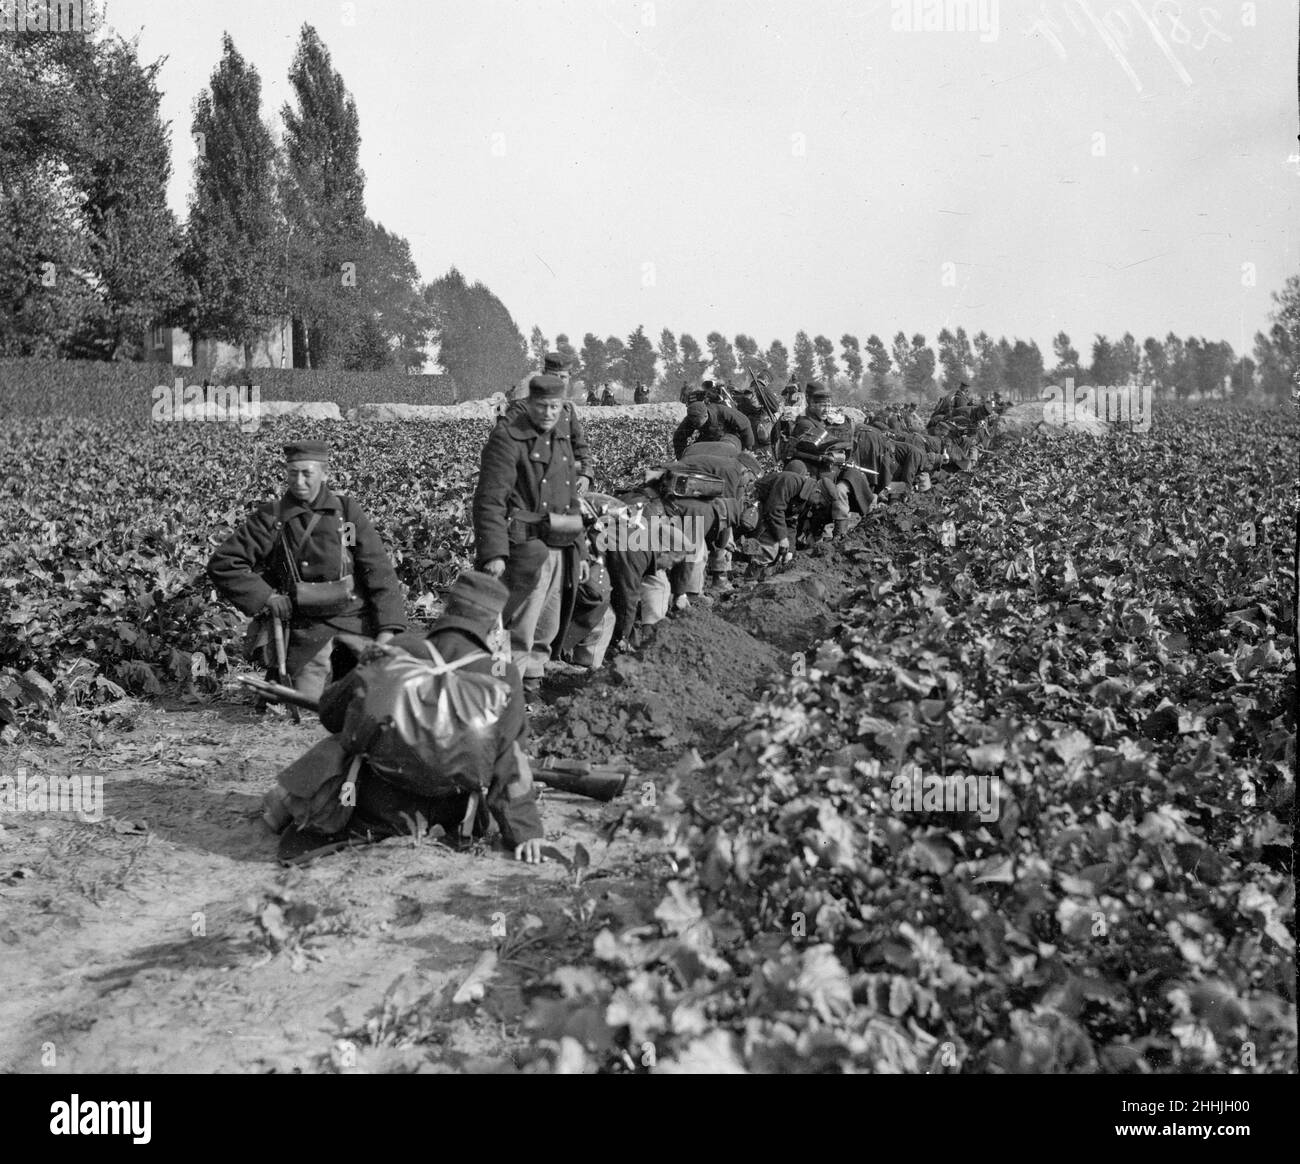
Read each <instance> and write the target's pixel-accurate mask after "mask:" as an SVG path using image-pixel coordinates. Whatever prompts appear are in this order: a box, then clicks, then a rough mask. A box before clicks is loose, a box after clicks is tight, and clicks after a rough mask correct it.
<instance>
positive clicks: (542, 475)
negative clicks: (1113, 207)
mask: <svg viewBox="0 0 1300 1164" xmlns="http://www.w3.org/2000/svg"><path fill="white" fill-rule="evenodd" d="M570 362H571V361H570V359H569V358H567V357H566V356H564V355H562V354H559V353H551V354H549V355H547V357H546V359H545V363H544V366H543V368H542V370H541V371H540V372H539V373H538V374H537V375H535V376H533V377H531V379H530V380H529V382H528V391H527V395H526V396H524V397H522V398H520V399H517V400H513V401H510V402H509V403H508V404H507V405H506V406H505V407H504V409H503V411H502V412H501V414H500V415H499V416H498V418H497V420H496V422H495V424H494V426H493V428H492V430H491V432H490V433H489V434H488V437H487V440H486V442H485V444H484V447H483V451H482V457H481V464H480V470H479V474H478V480H477V485H476V488H475V491H474V496H473V502H472V514H473V525H474V535H475V561H474V570H473V571H466V572H465V573H464V574H463V575H462V577H461V579H460V580H459V581H458V583H457V585H456V587H455V588H453V591H452V593H451V595H450V597H449V599H448V607H447V611H446V612H445V613H444V615H443V617H442V618H441V619H440V620H439V621H438V622H436V623H435V624H434V626H433V627H432V628H431V629H430V630H429V632H428V638H429V639H430V640H437V641H439V642H441V643H442V644H443V646H444V647H450V649H451V653H452V655H453V657H454V656H456V655H457V654H460V655H466V656H468V655H471V654H475V653H476V652H481V654H482V655H483V656H485V657H487V658H491V659H500V658H503V657H504V658H508V659H509V661H510V663H511V667H510V672H511V682H512V696H511V697H512V699H513V700H515V701H517V702H520V703H522V704H527V703H531V702H533V701H535V700H536V699H537V697H538V695H539V694H540V691H541V688H542V685H543V683H544V682H545V681H547V680H548V678H552V677H554V676H555V675H556V674H557V673H559V674H572V673H575V672H576V671H579V670H585V671H594V670H596V669H598V668H600V667H601V666H602V665H603V663H604V661H605V659H606V657H607V656H608V655H609V654H610V653H611V652H621V651H628V650H634V649H638V648H639V647H641V646H642V645H644V644H645V643H646V642H648V641H649V640H650V639H652V638H653V636H654V634H655V628H656V626H657V625H658V624H660V623H661V622H663V620H664V619H666V618H668V617H669V615H670V614H671V613H672V612H673V611H675V610H682V609H685V608H687V607H689V606H691V605H692V603H701V604H705V605H708V604H710V603H711V602H712V601H714V599H715V596H716V595H719V594H722V593H726V592H728V591H731V590H733V589H734V583H733V581H732V570H733V564H734V563H735V561H736V559H737V558H740V559H745V560H747V561H748V569H747V577H751V578H752V577H756V576H761V575H762V574H763V573H764V572H766V571H767V570H769V569H771V568H773V567H774V566H777V567H779V566H781V565H783V564H784V563H786V562H788V561H789V560H790V559H791V558H792V557H793V555H794V553H795V552H796V550H798V549H801V548H806V547H809V546H811V545H812V544H813V543H815V542H818V541H821V540H823V539H835V538H839V537H842V536H843V535H844V534H845V533H846V532H847V530H848V529H849V526H850V523H851V521H852V518H853V515H854V514H856V515H858V516H859V518H864V517H866V516H867V515H868V514H869V513H871V511H872V510H873V509H875V507H876V506H878V505H879V504H881V502H882V500H883V501H888V500H890V499H891V498H893V497H897V496H899V495H902V494H906V493H908V492H911V491H912V490H918V491H924V490H927V489H929V488H930V487H931V476H932V474H934V473H936V472H937V471H939V470H941V469H944V468H945V467H946V468H950V469H951V468H964V467H967V466H968V465H969V464H970V463H971V462H972V461H973V458H974V456H975V455H976V453H975V451H974V450H975V446H976V443H977V441H978V440H979V438H980V434H981V432H982V430H981V427H980V426H981V423H982V422H984V421H986V420H987V419H988V418H989V417H990V416H992V415H994V414H995V412H996V407H990V406H989V405H987V404H984V403H979V402H975V401H973V400H972V399H971V397H970V395H969V392H968V390H967V387H966V385H964V384H963V385H962V386H961V387H960V388H958V389H957V390H956V391H954V392H952V393H950V394H949V395H948V396H946V397H944V398H943V399H942V400H941V401H940V402H939V405H938V407H937V408H936V409H935V410H934V413H933V415H932V416H931V418H930V420H929V422H928V423H922V421H921V419H920V417H919V415H918V412H917V409H916V406H915V405H912V404H908V405H889V406H886V407H883V408H881V409H880V410H878V411H876V412H873V413H871V414H870V415H869V416H867V417H866V419H865V422H864V423H861V424H855V423H854V422H853V420H852V419H850V418H849V417H848V416H846V414H845V413H844V412H843V411H841V410H839V409H837V408H835V407H834V405H833V404H832V399H831V392H830V391H829V389H828V388H827V386H826V385H825V384H823V383H821V382H820V381H818V380H813V381H811V382H809V383H808V384H807V385H806V386H804V387H802V388H800V387H799V386H798V385H793V384H792V385H790V386H788V387H787V389H786V390H785V391H784V392H783V393H782V398H783V402H782V404H781V407H780V408H779V410H778V409H777V408H775V407H773V406H772V398H771V396H770V394H767V393H766V392H765V386H764V385H762V384H761V383H758V384H756V385H755V386H754V389H751V390H750V391H748V392H746V391H739V392H735V393H734V394H733V395H732V400H733V401H734V404H729V403H727V402H726V400H725V399H724V397H723V393H722V392H721V391H720V390H719V388H718V387H717V386H716V385H715V384H714V383H712V382H711V381H705V382H704V383H703V384H702V385H700V386H699V387H698V388H696V389H693V390H690V391H688V392H687V393H686V396H687V408H686V416H685V418H684V419H683V420H682V421H681V423H680V424H679V425H678V427H677V429H676V431H675V432H674V433H673V437H672V455H671V459H669V458H668V457H667V456H665V459H664V461H663V462H662V463H660V464H658V465H654V466H650V467H649V468H648V469H647V470H646V472H645V473H644V474H643V479H642V480H641V481H639V482H636V483H634V484H632V485H631V486H628V487H625V488H623V489H621V490H619V491H618V492H616V493H605V492H599V491H597V489H596V487H595V484H596V482H595V470H596V467H595V465H594V464H593V461H592V456H591V450H590V447H589V445H588V443H587V439H586V436H585V433H584V431H583V426H582V423H581V419H580V417H579V415H578V412H577V410H576V409H575V407H574V406H573V404H572V403H571V402H570V400H569V376H568V368H569V364H570ZM995 405H996V402H995ZM284 456H285V474H286V476H285V483H286V488H285V492H284V494H283V495H282V496H281V497H279V498H278V499H276V500H274V501H270V502H267V503H265V504H263V505H262V506H260V507H259V508H258V509H257V511H256V512H255V513H254V514H253V515H252V517H251V518H250V519H249V520H248V521H247V522H246V523H245V524H244V525H243V526H242V527H241V528H240V529H238V530H237V531H236V532H235V533H234V534H233V535H231V536H230V537H229V538H228V539H227V540H226V541H225V542H224V543H223V544H222V545H221V546H220V547H219V548H218V549H217V551H216V552H215V553H214V555H213V556H212V559H211V561H210V563H209V567H208V575H209V577H210V579H211V581H212V582H213V584H214V585H215V586H216V588H217V589H218V590H219V591H220V593H221V594H222V595H223V596H224V597H225V598H227V599H228V600H229V601H231V602H232V603H233V604H234V605H235V606H237V607H238V608H239V609H240V610H241V611H243V612H244V613H246V614H248V615H250V616H252V618H253V622H252V624H251V628H250V636H249V643H250V646H252V647H253V648H254V649H255V650H256V649H260V650H261V651H262V652H263V653H264V654H263V657H264V658H265V659H266V660H267V661H268V664H269V663H270V661H271V659H272V658H273V655H272V648H273V647H277V648H278V649H279V651H280V652H281V654H282V658H283V670H284V673H285V674H286V675H287V677H288V679H289V680H290V681H291V682H292V684H293V686H294V687H295V688H296V689H297V690H298V691H299V692H301V693H303V694H304V695H307V696H310V697H312V698H317V699H320V700H321V706H322V719H324V718H325V714H326V710H327V709H328V708H330V707H331V706H333V707H337V706H338V705H339V702H340V699H341V698H343V695H342V694H341V693H346V691H347V684H348V682H349V679H348V676H347V674H346V673H344V672H343V670H342V668H341V666H340V664H339V655H338V653H337V652H336V651H334V649H333V644H334V638H335V636H336V635H339V634H348V633H351V634H363V635H368V636H372V637H374V638H375V639H376V640H377V641H378V642H379V643H386V642H390V641H392V642H394V643H395V645H396V646H400V647H403V648H404V649H406V650H410V651H412V652H414V651H415V650H416V646H414V645H412V644H413V643H418V641H419V640H420V636H419V635H414V636H413V635H411V634H410V633H406V629H407V623H406V614H405V609H404V602H403V598H402V589H401V585H400V583H399V582H398V580H397V577H396V574H395V572H394V569H393V565H392V562H391V559H390V557H389V554H388V552H387V549H386V548H385V546H384V545H383V544H382V542H381V540H380V538H379V535H378V533H377V532H376V530H375V528H374V526H373V524H372V523H371V521H370V519H369V518H368V516H367V515H366V513H365V512H364V510H363V509H362V508H361V506H360V505H359V504H358V503H357V502H356V501H355V500H354V499H352V498H350V497H341V496H338V495H336V494H334V493H333V492H332V491H331V490H330V488H329V463H330V450H329V449H328V447H327V446H326V445H324V444H323V443H321V442H316V441H300V442H296V443H293V444H290V445H287V446H286V447H285V449H284ZM760 458H762V460H760ZM764 461H767V464H766V465H765V464H764ZM445 653H446V651H444V654H445ZM474 662H475V664H476V665H478V666H482V665H484V664H483V662H482V659H481V658H480V657H478V655H477V654H475V659H474ZM518 710H519V715H517V716H516V717H515V721H512V722H514V727H513V728H512V731H511V739H510V740H509V745H510V746H509V747H505V746H503V747H502V748H501V750H500V753H499V763H498V765H497V768H498V771H497V774H496V778H495V781H494V785H493V788H492V789H489V790H488V792H487V796H486V798H485V800H484V801H483V803H484V804H485V805H487V806H488V807H489V808H490V809H491V810H492V815H493V816H495V817H496V818H497V823H498V825H499V826H500V828H501V832H502V834H503V835H504V836H505V838H506V840H507V842H508V843H509V844H511V845H513V846H514V847H515V850H516V855H517V856H519V857H520V858H521V859H525V860H537V859H539V857H538V852H539V851H538V848H537V845H538V843H539V838H540V836H541V826H540V822H539V818H538V817H537V814H536V812H535V811H534V810H532V809H531V808H530V807H529V806H530V805H531V804H532V799H533V794H532V789H531V782H530V781H529V780H528V779H527V762H526V760H525V759H524V758H523V751H524V748H525V746H526V733H527V717H526V714H525V712H526V710H527V709H526V708H525V707H521V708H519V709H518ZM327 726H328V724H327ZM369 783H371V784H374V785H375V787H376V789H377V790H378V791H377V792H375V793H373V794H372V797H371V800H372V804H371V817H370V819H371V821H372V823H374V822H379V823H381V824H382V823H386V824H388V825H390V826H391V827H392V828H395V829H396V828H398V827H399V826H398V825H397V823H396V822H397V818H398V817H399V816H401V815H402V813H404V812H407V810H410V809H411V808H412V807H413V806H412V805H411V804H409V803H405V802H403V800H402V797H401V795H400V794H399V793H397V792H395V791H394V790H393V789H391V788H389V789H387V790H384V789H383V787H382V786H383V781H382V780H379V781H370V782H369ZM376 797H377V799H376ZM463 807H464V806H452V808H453V810H454V811H453V813H452V815H454V812H455V811H459V810H460V809H461V808H463ZM423 808H424V809H426V810H427V811H425V816H426V818H427V819H433V818H432V817H430V815H429V812H430V811H434V810H436V809H437V808H438V806H423ZM443 808H444V809H445V808H446V806H443ZM269 819H270V818H268V820H269ZM483 823H484V825H485V824H486V820H484V822H483Z"/></svg>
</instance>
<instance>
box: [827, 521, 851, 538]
mask: <svg viewBox="0 0 1300 1164" xmlns="http://www.w3.org/2000/svg"><path fill="white" fill-rule="evenodd" d="M848 532H849V519H848V518H847V517H837V518H836V519H835V525H834V527H833V528H832V530H831V537H833V538H842V537H843V536H844V535H845V534H846V533H848Z"/></svg>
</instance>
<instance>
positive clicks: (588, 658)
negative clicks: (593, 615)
mask: <svg viewBox="0 0 1300 1164" xmlns="http://www.w3.org/2000/svg"><path fill="white" fill-rule="evenodd" d="M614 621H615V620H614V612H613V610H612V609H610V607H609V605H608V604H606V606H605V610H604V613H603V614H602V615H601V616H600V619H599V620H598V621H597V623H596V625H595V626H594V627H592V628H591V630H589V631H588V632H587V633H586V634H585V635H584V636H583V637H582V638H581V639H579V640H578V645H577V646H575V647H574V648H573V661H574V663H576V664H577V665H578V666H579V667H590V668H591V669H592V670H593V671H595V670H596V669H597V668H598V667H600V666H601V665H602V664H603V663H604V662H605V652H606V651H608V650H609V644H610V642H611V640H612V639H613V638H614Z"/></svg>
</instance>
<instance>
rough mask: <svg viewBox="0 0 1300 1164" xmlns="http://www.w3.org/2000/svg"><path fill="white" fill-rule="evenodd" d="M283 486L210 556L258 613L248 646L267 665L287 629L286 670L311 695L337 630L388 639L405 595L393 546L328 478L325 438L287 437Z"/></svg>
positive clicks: (401, 622) (400, 624) (225, 591)
mask: <svg viewBox="0 0 1300 1164" xmlns="http://www.w3.org/2000/svg"><path fill="white" fill-rule="evenodd" d="M284 459H285V478H286V490H285V493H284V495H283V496H282V497H281V498H279V500H277V501H268V502H266V503H265V504H263V505H261V506H260V507H259V508H258V509H257V511H256V512H255V513H254V514H253V516H252V517H250V518H249V519H248V521H246V522H245V523H244V524H243V525H242V526H240V528H239V529H238V530H236V531H235V532H234V533H233V534H232V535H231V536H230V537H229V538H227V539H226V541H224V542H223V543H222V544H221V545H220V546H219V547H218V548H217V551H216V553H214V554H213V555H212V558H211V560H210V561H209V562H208V577H209V578H210V579H211V580H212V584H213V585H214V586H215V587H216V588H217V590H218V592H219V593H220V594H221V596H222V597H223V598H226V599H227V600H229V601H230V602H232V603H234V605H235V606H237V607H238V608H239V609H240V610H242V611H243V612H244V613H245V614H248V615H253V616H255V618H254V621H253V624H252V626H251V627H250V629H249V637H248V645H249V647H250V648H252V650H253V651H255V652H256V651H262V652H263V657H264V658H265V659H266V660H267V662H268V664H269V663H270V662H272V661H273V660H274V653H275V650H276V647H275V644H274V640H273V639H272V638H271V636H273V635H278V634H279V633H280V631H281V628H282V627H287V628H288V643H287V651H286V653H287V659H286V663H287V669H288V672H289V678H290V680H291V681H292V683H293V685H294V687H295V688H296V689H297V690H298V691H300V692H302V693H303V694H304V695H309V696H311V697H312V698H313V699H315V698H318V697H319V696H320V693H321V691H322V690H323V689H324V687H325V684H326V683H327V682H328V680H329V678H330V651H331V646H332V643H333V639H334V636H335V635H336V634H339V633H350V634H364V635H371V636H374V635H378V636H379V639H380V641H381V642H384V641H387V640H388V639H389V638H391V637H392V636H393V634H395V633H396V632H398V631H402V630H405V629H406V601H405V598H404V596H403V594H402V585H401V583H400V582H398V580H397V575H396V573H395V572H394V571H393V564H392V562H391V561H390V560H389V557H388V551H387V550H386V549H385V548H384V545H383V542H381V541H380V540H379V534H378V533H377V532H376V531H375V527H374V526H373V525H372V524H371V523H370V518H369V517H367V516H366V514H365V512H364V511H363V510H362V509H361V507H360V506H359V505H358V504H357V503H356V502H355V501H353V500H352V499H351V498H350V497H340V496H338V495H336V494H334V493H332V492H331V491H330V490H329V488H328V487H327V483H328V480H329V477H328V470H329V448H328V447H327V446H326V445H325V444H324V442H322V441H298V442H296V443H294V444H290V445H285V447H284Z"/></svg>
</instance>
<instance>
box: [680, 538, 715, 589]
mask: <svg viewBox="0 0 1300 1164" xmlns="http://www.w3.org/2000/svg"><path fill="white" fill-rule="evenodd" d="M708 557H709V547H708V544H707V542H706V541H705V539H704V538H700V539H699V540H698V541H697V542H696V543H695V544H694V545H693V546H692V547H691V548H690V550H689V551H688V552H687V555H686V561H684V562H683V563H682V564H681V565H680V566H674V567H673V573H672V580H673V593H674V594H703V593H704V568H705V565H706V563H707V562H708Z"/></svg>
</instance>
